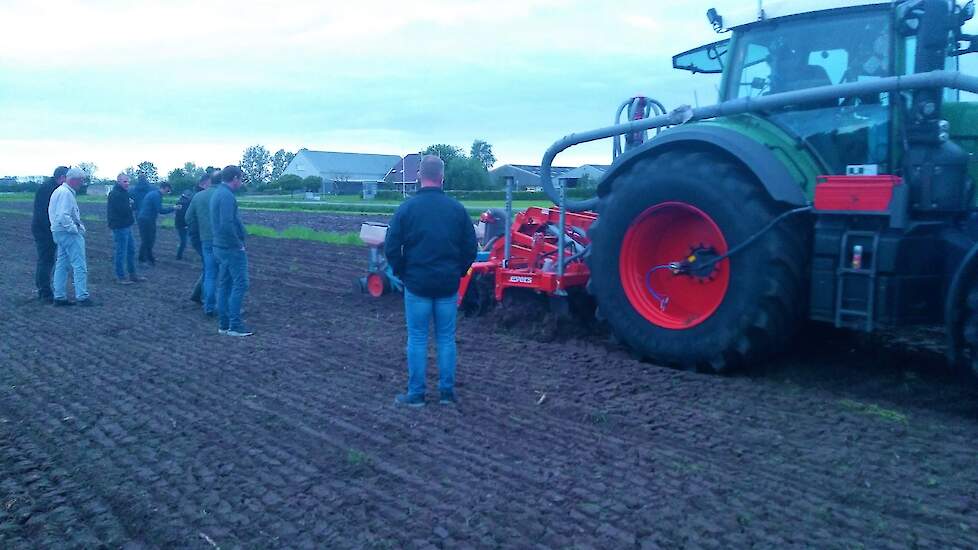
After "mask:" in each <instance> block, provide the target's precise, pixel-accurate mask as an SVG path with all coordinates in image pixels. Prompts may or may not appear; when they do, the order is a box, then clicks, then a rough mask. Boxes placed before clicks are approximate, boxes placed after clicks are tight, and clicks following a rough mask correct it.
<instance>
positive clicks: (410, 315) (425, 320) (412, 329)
mask: <svg viewBox="0 0 978 550" xmlns="http://www.w3.org/2000/svg"><path fill="white" fill-rule="evenodd" d="M457 300H458V297H457V294H453V295H451V296H448V297H446V298H425V297H424V296H418V295H416V294H411V291H409V290H408V289H406V288H405V289H404V317H405V319H407V337H408V339H407V363H408V397H416V396H424V394H425V371H426V370H427V367H428V326H429V325H430V324H431V322H432V320H434V324H435V343H436V345H437V348H438V390H439V391H454V389H455V356H456V351H455V314H456V311H457V304H456V302H457Z"/></svg>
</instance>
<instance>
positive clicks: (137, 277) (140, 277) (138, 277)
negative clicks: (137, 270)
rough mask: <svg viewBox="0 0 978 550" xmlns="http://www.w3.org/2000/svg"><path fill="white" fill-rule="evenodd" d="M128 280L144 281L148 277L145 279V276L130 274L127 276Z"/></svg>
mask: <svg viewBox="0 0 978 550" xmlns="http://www.w3.org/2000/svg"><path fill="white" fill-rule="evenodd" d="M129 280H130V281H132V282H134V283H145V282H146V281H148V280H149V279H147V278H146V277H143V276H142V275H130V276H129Z"/></svg>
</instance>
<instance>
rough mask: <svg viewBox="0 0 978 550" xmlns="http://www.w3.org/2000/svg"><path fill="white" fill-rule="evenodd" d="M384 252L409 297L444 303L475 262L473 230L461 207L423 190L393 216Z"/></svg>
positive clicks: (440, 194)
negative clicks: (419, 297) (444, 299)
mask: <svg viewBox="0 0 978 550" xmlns="http://www.w3.org/2000/svg"><path fill="white" fill-rule="evenodd" d="M384 253H385V254H386V255H387V261H388V262H390V265H391V268H392V269H393V270H394V274H395V275H397V276H398V277H400V278H401V280H402V281H403V282H404V286H405V287H407V289H408V290H410V291H411V293H412V294H417V295H419V296H424V297H426V298H444V297H446V296H451V295H452V294H454V293H455V292H457V291H458V282H459V279H460V278H461V277H462V276H463V275H465V273H466V272H467V271H468V270H469V266H471V265H472V262H473V261H475V254H476V240H475V228H473V226H472V220H471V219H470V218H469V214H468V212H466V211H465V207H463V206H462V204H461V203H459V202H458V201H457V200H455V199H453V198H452V197H449V196H448V195H446V194H445V193H444V192H443V191H442V190H441V189H439V188H437V187H423V188H422V189H421V190H420V191H418V194H417V195H415V196H414V197H412V198H411V199H409V200H408V201H406V202H405V203H404V204H402V205H401V206H400V207H398V209H397V212H395V213H394V218H393V219H392V220H391V223H390V227H389V228H388V229H387V240H386V242H385V243H384Z"/></svg>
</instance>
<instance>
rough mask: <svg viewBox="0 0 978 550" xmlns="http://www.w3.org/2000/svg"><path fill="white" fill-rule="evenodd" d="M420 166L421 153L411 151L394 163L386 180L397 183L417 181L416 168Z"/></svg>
mask: <svg viewBox="0 0 978 550" xmlns="http://www.w3.org/2000/svg"><path fill="white" fill-rule="evenodd" d="M420 167H421V154H420V153H411V154H410V155H406V156H405V157H404V158H403V159H401V160H399V161H398V162H397V164H395V165H394V169H393V170H392V171H391V173H390V177H389V178H387V181H390V182H394V183H398V182H402V181H403V182H407V183H414V182H416V181H418V169H419V168H420Z"/></svg>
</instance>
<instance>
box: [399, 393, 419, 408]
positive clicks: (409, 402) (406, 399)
mask: <svg viewBox="0 0 978 550" xmlns="http://www.w3.org/2000/svg"><path fill="white" fill-rule="evenodd" d="M394 404H395V405H403V406H405V407H414V408H419V407H424V406H425V400H424V396H423V395H415V396H409V395H406V394H403V393H399V394H397V397H395V398H394Z"/></svg>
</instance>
